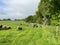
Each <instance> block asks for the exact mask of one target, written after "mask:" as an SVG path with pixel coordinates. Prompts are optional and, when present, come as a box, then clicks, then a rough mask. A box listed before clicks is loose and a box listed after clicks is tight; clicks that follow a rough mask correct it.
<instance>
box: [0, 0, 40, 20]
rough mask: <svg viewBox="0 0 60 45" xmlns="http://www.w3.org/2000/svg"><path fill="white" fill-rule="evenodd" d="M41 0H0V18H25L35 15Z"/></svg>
mask: <svg viewBox="0 0 60 45" xmlns="http://www.w3.org/2000/svg"><path fill="white" fill-rule="evenodd" d="M38 3H39V0H0V19H3V18H10V19H23V18H26V17H28V16H29V15H34V14H35V12H36V10H37V8H38Z"/></svg>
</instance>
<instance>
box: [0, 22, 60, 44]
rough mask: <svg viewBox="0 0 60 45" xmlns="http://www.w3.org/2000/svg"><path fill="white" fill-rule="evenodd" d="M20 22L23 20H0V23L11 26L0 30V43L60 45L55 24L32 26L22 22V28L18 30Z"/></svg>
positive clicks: (59, 36)
mask: <svg viewBox="0 0 60 45" xmlns="http://www.w3.org/2000/svg"><path fill="white" fill-rule="evenodd" d="M20 23H23V22H20V21H0V24H2V25H8V26H11V27H12V29H10V30H1V31H0V45H60V31H59V33H58V35H57V36H56V35H55V30H56V26H43V27H42V28H32V27H28V26H25V25H24V24H23V25H22V27H23V30H21V31H18V30H17V26H20ZM59 30H60V28H59Z"/></svg>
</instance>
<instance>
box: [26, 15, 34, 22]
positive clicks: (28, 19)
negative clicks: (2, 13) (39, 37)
mask: <svg viewBox="0 0 60 45" xmlns="http://www.w3.org/2000/svg"><path fill="white" fill-rule="evenodd" d="M25 21H26V22H33V16H28V17H27V18H26V19H25Z"/></svg>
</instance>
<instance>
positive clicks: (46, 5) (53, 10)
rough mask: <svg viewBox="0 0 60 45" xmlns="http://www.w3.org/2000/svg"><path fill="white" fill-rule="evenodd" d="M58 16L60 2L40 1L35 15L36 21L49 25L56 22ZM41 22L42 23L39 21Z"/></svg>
mask: <svg viewBox="0 0 60 45" xmlns="http://www.w3.org/2000/svg"><path fill="white" fill-rule="evenodd" d="M59 14H60V0H41V2H40V3H39V6H38V11H37V13H36V19H37V20H36V21H38V22H39V21H40V23H43V22H44V23H45V24H51V21H53V20H55V21H58V19H59ZM41 20H42V21H41Z"/></svg>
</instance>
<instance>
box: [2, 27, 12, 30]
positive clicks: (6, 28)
mask: <svg viewBox="0 0 60 45" xmlns="http://www.w3.org/2000/svg"><path fill="white" fill-rule="evenodd" d="M3 29H5V30H8V29H11V27H10V26H4V27H3Z"/></svg>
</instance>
